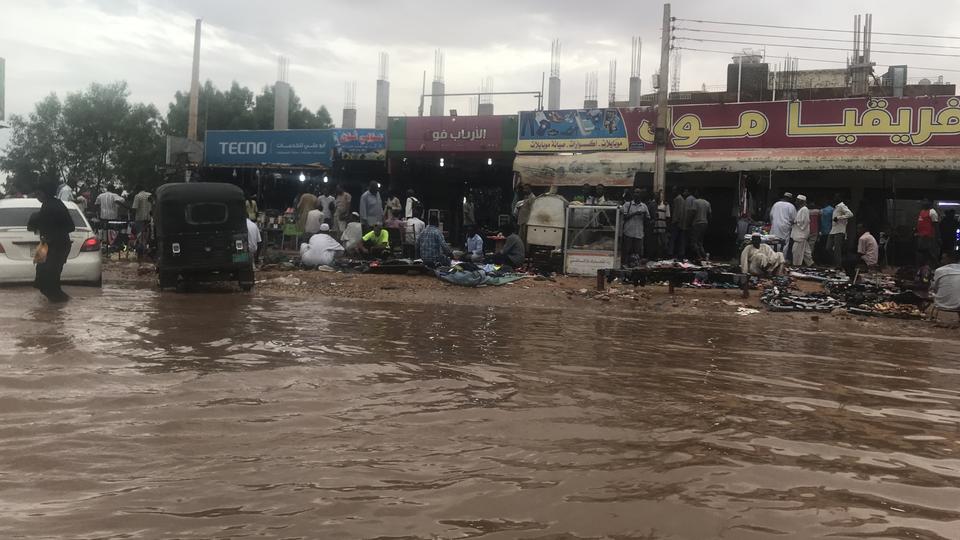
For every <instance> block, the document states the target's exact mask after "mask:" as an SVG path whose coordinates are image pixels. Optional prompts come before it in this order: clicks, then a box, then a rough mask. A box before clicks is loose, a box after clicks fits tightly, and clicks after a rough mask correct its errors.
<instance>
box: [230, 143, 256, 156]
mask: <svg viewBox="0 0 960 540" xmlns="http://www.w3.org/2000/svg"><path fill="white" fill-rule="evenodd" d="M220 152H221V153H222V154H225V155H228V156H247V155H260V156H262V155H266V154H267V143H265V142H222V143H220Z"/></svg>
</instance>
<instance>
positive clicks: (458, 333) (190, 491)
mask: <svg viewBox="0 0 960 540" xmlns="http://www.w3.org/2000/svg"><path fill="white" fill-rule="evenodd" d="M72 292H73V293H74V294H75V295H76V298H75V300H74V301H73V302H72V303H70V304H68V305H66V306H65V307H52V306H49V305H46V304H44V303H43V302H42V301H41V300H39V298H38V295H37V294H36V292H35V291H33V290H31V289H4V290H0V538H85V539H92V538H184V539H195V538H254V537H256V538H322V539H340V538H344V539H354V538H367V539H372V538H381V539H385V538H426V539H430V538H485V539H512V538H540V539H542V538H555V539H561V538H562V539H574V538H645V539H652V538H671V539H680V538H682V539H697V540H699V539H711V538H730V539H756V538H791V539H794V538H795V539H808V538H864V537H869V538H881V537H882V538H911V539H917V538H922V539H930V538H947V539H957V538H960V456H958V454H960V438H958V426H960V412H958V404H960V340H958V337H960V336H957V333H956V332H953V333H952V334H951V333H946V334H939V335H936V336H934V335H927V334H925V333H922V332H919V333H918V332H915V331H913V330H911V328H910V327H909V326H906V327H905V328H904V330H903V331H902V332H900V333H895V332H885V333H884V334H882V335H873V334H871V333H870V332H869V331H866V330H860V331H858V330H856V328H858V327H857V326H856V325H851V326H850V328H849V329H848V330H847V331H836V332H834V331H825V330H823V329H822V328H821V327H820V326H818V323H817V322H816V321H814V320H810V319H809V318H784V317H777V316H775V315H773V316H769V315H758V316H752V317H749V318H737V317H715V316H711V315H710V314H704V315H654V314H646V315H637V314H628V313H624V314H622V315H620V314H616V313H584V312H579V311H577V310H574V309H566V310H561V309H533V308H513V309H502V308H486V307H479V306H469V305H467V306H464V305H450V306H446V305H443V306H429V305H417V306H405V305H401V304H396V303H382V302H371V301H359V300H342V299H329V298H319V299H317V300H315V301H313V302H304V301H299V300H296V299H292V298H271V297H266V296H262V295H257V294H254V295H248V294H214V293H196V294H174V293H165V294H163V295H161V294H159V293H157V292H154V291H151V290H146V289H136V288H120V287H114V286H108V287H106V288H105V289H104V290H103V291H102V292H101V291H94V290H82V289H76V290H74V291H72Z"/></svg>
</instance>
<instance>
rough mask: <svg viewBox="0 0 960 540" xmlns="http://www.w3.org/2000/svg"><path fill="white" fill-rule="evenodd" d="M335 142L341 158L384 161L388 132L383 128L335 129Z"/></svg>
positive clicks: (333, 135) (333, 131) (333, 132)
mask: <svg viewBox="0 0 960 540" xmlns="http://www.w3.org/2000/svg"><path fill="white" fill-rule="evenodd" d="M330 131H331V132H332V137H333V144H334V146H335V147H336V149H337V151H338V153H339V157H340V159H351V160H367V161H383V160H384V159H386V156H387V134H386V132H385V131H384V130H382V129H333V130H330Z"/></svg>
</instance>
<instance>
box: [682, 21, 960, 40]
mask: <svg viewBox="0 0 960 540" xmlns="http://www.w3.org/2000/svg"><path fill="white" fill-rule="evenodd" d="M673 20H674V21H685V22H695V23H701V24H725V25H730V26H754V27H757V28H779V29H781V30H805V31H810V32H839V33H843V34H852V33H854V32H853V30H841V29H839V28H811V27H808V26H781V25H776V24H754V23H742V22H731V21H708V20H702V19H681V18H679V17H674V18H673ZM871 33H872V34H874V35H877V36H901V37H922V38H933V39H960V36H937V35H931V34H906V33H900V32H874V31H871Z"/></svg>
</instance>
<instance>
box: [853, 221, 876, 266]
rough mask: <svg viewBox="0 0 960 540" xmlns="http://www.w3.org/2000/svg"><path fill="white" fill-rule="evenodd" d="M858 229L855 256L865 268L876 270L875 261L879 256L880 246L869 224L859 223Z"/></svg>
mask: <svg viewBox="0 0 960 540" xmlns="http://www.w3.org/2000/svg"><path fill="white" fill-rule="evenodd" d="M858 229H859V230H860V239H859V240H857V256H858V257H859V258H860V263H862V264H864V265H866V267H867V270H871V271H873V270H876V269H877V261H878V260H879V258H880V246H879V245H878V244H877V239H876V238H874V237H873V234H872V233H871V232H870V226H869V225H867V224H866V223H861V224H860V226H859V227H858Z"/></svg>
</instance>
